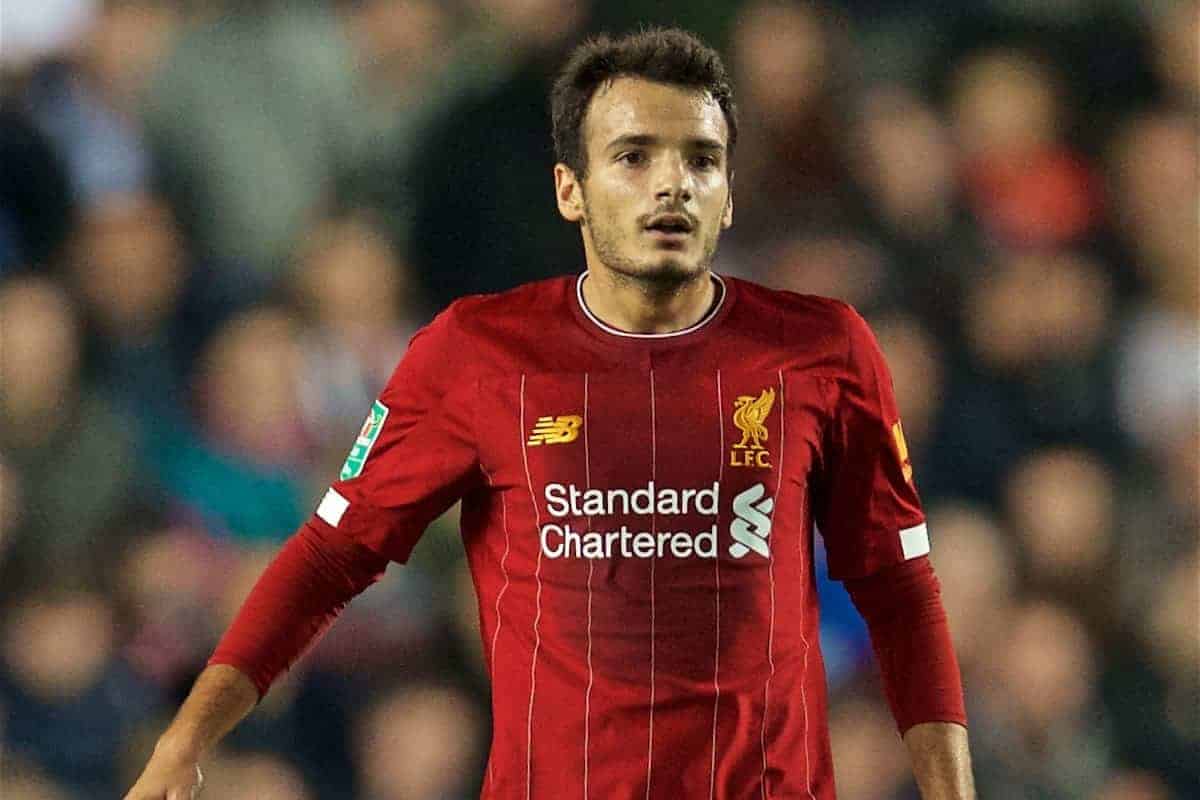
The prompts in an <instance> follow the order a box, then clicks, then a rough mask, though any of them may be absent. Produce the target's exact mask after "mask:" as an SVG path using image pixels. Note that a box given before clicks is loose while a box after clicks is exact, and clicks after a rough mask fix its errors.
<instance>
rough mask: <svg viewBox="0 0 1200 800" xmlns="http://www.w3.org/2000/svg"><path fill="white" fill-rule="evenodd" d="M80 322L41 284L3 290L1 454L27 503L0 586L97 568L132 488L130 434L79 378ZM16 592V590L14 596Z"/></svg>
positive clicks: (56, 292) (57, 293) (22, 281)
mask: <svg viewBox="0 0 1200 800" xmlns="http://www.w3.org/2000/svg"><path fill="white" fill-rule="evenodd" d="M79 348H80V342H79V321H78V318H77V316H76V313H75V309H74V307H73V305H72V303H71V301H70V300H69V299H68V297H67V296H66V294H65V293H64V292H63V291H62V289H60V288H59V287H58V286H57V285H56V284H54V283H51V282H50V281H47V280H44V279H41V278H19V279H13V280H10V281H8V282H6V283H3V284H0V452H3V453H4V457H5V460H6V462H7V463H8V464H9V465H10V466H11V467H12V469H13V471H14V473H15V476H16V483H17V485H19V486H20V496H21V497H22V498H23V510H22V512H21V521H20V522H19V523H18V524H17V526H16V528H15V531H14V533H13V534H12V543H11V545H10V550H9V555H8V558H7V559H6V560H5V561H4V562H3V563H0V568H2V569H3V574H2V580H0V585H3V586H5V587H6V588H8V587H13V589H15V588H16V587H19V586H21V585H24V584H26V583H32V582H37V583H53V582H54V581H55V580H59V579H62V578H63V577H67V576H71V575H72V574H73V573H77V572H84V573H87V572H90V571H93V570H94V568H95V567H96V563H95V556H96V555H98V553H99V552H100V551H101V550H102V549H103V548H105V547H109V546H111V545H112V543H111V542H104V541H99V540H98V538H97V537H98V534H99V533H100V531H101V530H103V528H104V526H105V524H106V523H107V522H108V521H109V520H110V519H111V518H112V517H113V516H114V515H115V514H116V513H117V511H118V510H119V508H120V507H121V505H122V504H123V503H124V502H125V499H126V497H127V496H128V495H129V494H131V493H132V491H133V489H134V481H135V477H136V464H135V461H134V450H133V440H132V436H131V435H130V433H129V426H128V425H127V424H126V423H125V422H124V421H123V420H122V419H121V418H120V417H119V416H117V415H116V413H115V412H113V411H112V410H111V408H110V406H109V405H108V403H107V402H106V401H105V400H104V399H102V398H101V397H100V396H99V395H98V394H96V393H95V392H94V391H92V390H91V389H90V388H88V387H87V386H86V385H84V384H83V383H82V381H81V380H80V375H79ZM10 591H12V589H10Z"/></svg>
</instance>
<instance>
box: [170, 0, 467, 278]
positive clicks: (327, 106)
mask: <svg viewBox="0 0 1200 800" xmlns="http://www.w3.org/2000/svg"><path fill="white" fill-rule="evenodd" d="M450 31H451V29H450V25H449V19H448V17H447V15H446V13H445V12H444V11H443V10H442V7H441V6H439V5H438V4H435V3H430V2H422V0H405V1H404V2H395V3H393V2H383V1H382V0H370V1H369V2H364V3H350V4H345V6H343V7H342V8H341V9H334V8H330V7H329V6H328V5H327V4H299V5H297V4H274V3H268V4H265V5H261V6H254V7H241V6H238V5H236V4H235V5H231V6H230V7H229V9H227V13H226V14H225V15H224V16H223V17H222V18H221V19H220V20H219V21H207V22H204V23H202V24H199V25H194V26H192V27H191V28H189V29H188V30H187V31H186V32H185V33H184V34H183V35H182V37H181V39H180V41H179V44H178V46H177V47H176V48H175V49H174V50H173V51H172V52H171V53H170V55H169V56H168V58H167V61H166V64H165V66H164V68H163V70H162V71H161V73H160V75H159V76H158V77H157V79H156V80H155V81H154V83H153V85H152V86H151V89H150V96H149V102H148V105H147V112H146V113H147V117H146V121H147V127H148V131H149V135H150V140H151V142H152V144H153V148H154V151H155V154H156V157H157V166H158V167H159V170H160V172H161V175H162V178H163V182H164V186H165V187H166V189H167V192H168V195H169V196H170V197H171V199H172V202H173V203H174V204H175V205H176V207H178V208H180V209H182V210H184V212H185V213H184V217H183V220H184V223H185V228H186V230H187V232H188V234H189V236H190V237H191V239H192V241H193V242H194V243H195V244H196V246H197V247H198V255H199V256H200V257H202V258H213V257H215V258H216V259H217V260H218V261H219V262H221V263H228V264H245V265H247V266H248V267H249V274H248V275H243V276H240V277H241V278H242V279H243V280H245V279H247V278H249V280H250V281H251V282H252V284H253V285H254V286H256V287H258V290H259V291H260V292H261V291H264V290H266V289H267V288H270V287H274V286H276V285H278V284H279V283H280V282H281V281H282V280H283V279H284V276H285V273H286V269H287V257H288V255H289V252H290V250H291V247H292V244H293V242H294V241H295V239H296V238H297V236H299V235H300V234H301V233H302V232H303V230H304V226H305V224H306V223H307V221H308V220H309V218H310V216H311V215H312V214H313V213H314V211H315V210H316V209H317V208H319V207H320V206H322V205H325V204H327V203H330V202H333V203H346V204H353V203H355V202H356V201H364V200H374V201H375V202H378V203H382V204H384V205H386V206H387V207H389V209H390V210H391V211H392V212H393V213H396V214H398V215H403V216H407V215H408V211H407V209H406V208H405V204H406V203H408V202H410V200H411V198H410V197H409V196H408V193H407V191H406V190H407V186H408V182H407V181H405V180H404V179H403V176H396V175H395V172H394V169H393V165H394V164H396V163H400V162H405V161H407V160H408V155H409V153H410V151H411V144H412V141H413V140H414V138H415V137H416V136H417V132H418V131H419V130H420V129H421V128H422V127H423V126H424V124H425V120H426V118H427V113H426V110H425V109H424V106H425V105H427V104H430V103H429V101H428V100H427V98H433V99H434V100H437V99H438V98H439V97H440V95H439V94H438V93H434V92H429V93H426V92H423V91H422V88H423V87H425V86H427V85H429V83H430V81H432V80H433V77H434V76H437V75H439V74H440V67H439V64H440V60H441V56H442V54H443V53H444V52H445V51H446V50H447V49H448V48H447V47H446V44H447V37H448V35H449V33H450ZM442 88H443V89H451V90H452V88H453V87H452V85H449V86H445V87H442ZM451 93H453V91H451ZM430 105H433V106H437V105H438V103H437V102H434V103H432V104H430ZM384 176H386V178H387V180H384ZM402 190H403V191H402ZM397 192H400V194H399V196H397V194H396V193H397ZM200 209H204V211H203V213H197V212H198V211H199V210H200ZM403 222H404V220H397V223H398V225H399V227H400V229H403V228H404V227H405V226H404V225H403Z"/></svg>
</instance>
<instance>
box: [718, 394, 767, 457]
mask: <svg viewBox="0 0 1200 800" xmlns="http://www.w3.org/2000/svg"><path fill="white" fill-rule="evenodd" d="M774 406H775V390H774V389H771V388H768V389H763V390H762V394H760V395H759V396H758V397H754V396H753V395H740V396H739V397H738V398H737V399H736V400H734V401H733V424H734V425H736V426H737V428H738V430H739V431H741V432H742V440H741V441H740V442H738V443H737V444H735V445H734V446H733V449H732V450H730V451H729V466H731V467H756V468H761V469H770V467H771V453H770V452H769V451H768V450H767V448H766V447H764V446H763V444H762V443H763V442H764V441H766V439H767V438H768V436H767V426H766V425H765V424H764V423H765V422H766V421H767V417H768V416H769V415H770V413H771V409H772V408H774Z"/></svg>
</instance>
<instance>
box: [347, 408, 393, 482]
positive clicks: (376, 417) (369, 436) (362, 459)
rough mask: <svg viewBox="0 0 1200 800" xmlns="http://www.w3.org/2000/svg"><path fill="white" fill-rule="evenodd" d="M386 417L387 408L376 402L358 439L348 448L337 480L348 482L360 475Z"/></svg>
mask: <svg viewBox="0 0 1200 800" xmlns="http://www.w3.org/2000/svg"><path fill="white" fill-rule="evenodd" d="M387 417H388V407H387V406H385V405H384V404H383V403H381V402H379V401H378V400H376V401H375V404H374V405H372V406H371V413H370V414H368V415H367V420H366V422H364V423H363V426H362V430H361V431H359V433H358V438H357V439H355V440H354V447H352V448H350V455H349V456H347V457H346V463H345V464H343V465H342V472H341V474H340V475H339V476H338V479H339V480H343V481H348V480H350V479H351V478H357V477H358V476H359V475H361V474H362V471H363V466H364V465H365V464H366V463H367V456H369V455H370V454H371V448H372V447H374V446H375V440H376V439H378V438H379V432H380V431H382V430H383V423H384V421H385V420H386V419H387Z"/></svg>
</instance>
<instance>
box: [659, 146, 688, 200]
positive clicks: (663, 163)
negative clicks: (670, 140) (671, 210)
mask: <svg viewBox="0 0 1200 800" xmlns="http://www.w3.org/2000/svg"><path fill="white" fill-rule="evenodd" d="M654 177H655V183H654V185H655V191H654V199H655V200H658V201H659V202H660V203H665V202H673V203H686V202H687V201H689V200H691V199H692V183H691V180H692V176H691V174H690V173H689V172H688V170H687V167H686V165H685V164H684V160H683V157H682V156H681V155H679V154H672V155H671V156H668V157H667V158H664V159H661V160H660V162H659V169H658V174H656V175H655V176H654Z"/></svg>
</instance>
